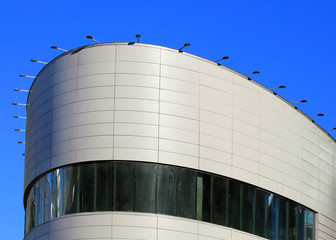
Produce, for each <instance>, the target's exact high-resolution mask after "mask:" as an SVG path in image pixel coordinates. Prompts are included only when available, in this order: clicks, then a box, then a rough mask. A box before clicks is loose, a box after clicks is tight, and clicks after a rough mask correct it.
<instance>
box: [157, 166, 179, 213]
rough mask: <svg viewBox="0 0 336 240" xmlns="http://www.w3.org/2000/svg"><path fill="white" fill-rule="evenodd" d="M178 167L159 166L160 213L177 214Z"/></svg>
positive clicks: (158, 202)
mask: <svg viewBox="0 0 336 240" xmlns="http://www.w3.org/2000/svg"><path fill="white" fill-rule="evenodd" d="M176 185H177V168H176V167H170V166H163V165H162V166H160V165H159V166H158V201H157V204H158V213H160V214H167V215H171V216H176Z"/></svg>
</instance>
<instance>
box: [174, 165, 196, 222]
mask: <svg viewBox="0 0 336 240" xmlns="http://www.w3.org/2000/svg"><path fill="white" fill-rule="evenodd" d="M195 196H196V171H192V170H189V169H184V168H180V169H179V170H178V178H177V216H179V217H185V218H191V219H195V218H196V201H195V200H196V199H195Z"/></svg>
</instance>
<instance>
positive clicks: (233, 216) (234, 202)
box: [228, 181, 242, 229]
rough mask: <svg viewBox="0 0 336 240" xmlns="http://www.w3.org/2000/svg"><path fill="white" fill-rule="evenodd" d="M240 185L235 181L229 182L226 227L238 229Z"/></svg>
mask: <svg viewBox="0 0 336 240" xmlns="http://www.w3.org/2000/svg"><path fill="white" fill-rule="evenodd" d="M240 191H241V184H240V183H239V182H237V181H229V192H228V194H229V195H228V198H229V211H228V212H229V221H228V226H229V227H232V228H235V229H240V215H241V212H240V209H241V203H242V202H241V198H240Z"/></svg>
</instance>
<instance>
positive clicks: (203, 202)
mask: <svg viewBox="0 0 336 240" xmlns="http://www.w3.org/2000/svg"><path fill="white" fill-rule="evenodd" d="M210 202H212V196H211V176H210V175H209V174H202V173H199V174H198V176H197V219H198V220H201V221H205V222H210V219H211V217H210V215H211V208H210V205H211V204H210Z"/></svg>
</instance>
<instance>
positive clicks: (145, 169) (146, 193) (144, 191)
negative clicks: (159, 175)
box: [135, 163, 156, 213]
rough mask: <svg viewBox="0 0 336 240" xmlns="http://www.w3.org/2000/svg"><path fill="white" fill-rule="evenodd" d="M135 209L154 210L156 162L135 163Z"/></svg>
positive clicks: (141, 210) (137, 210) (151, 211)
mask: <svg viewBox="0 0 336 240" xmlns="http://www.w3.org/2000/svg"><path fill="white" fill-rule="evenodd" d="M135 211H136V212H147V213H155V212H156V164H149V163H137V164H136V165H135Z"/></svg>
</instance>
